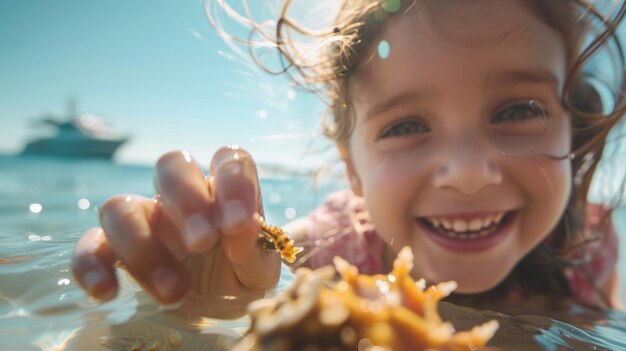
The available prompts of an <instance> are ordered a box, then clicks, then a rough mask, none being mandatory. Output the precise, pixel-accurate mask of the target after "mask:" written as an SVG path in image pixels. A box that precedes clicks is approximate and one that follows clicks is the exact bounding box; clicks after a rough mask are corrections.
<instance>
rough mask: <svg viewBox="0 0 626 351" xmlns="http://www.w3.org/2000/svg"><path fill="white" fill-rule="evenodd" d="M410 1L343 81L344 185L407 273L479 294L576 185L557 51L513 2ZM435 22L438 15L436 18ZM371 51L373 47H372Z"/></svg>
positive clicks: (554, 38) (553, 39) (562, 58)
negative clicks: (431, 5) (408, 256)
mask: <svg viewBox="0 0 626 351" xmlns="http://www.w3.org/2000/svg"><path fill="white" fill-rule="evenodd" d="M441 4H445V5H443V6H442V7H441V8H438V9H435V10H433V11H424V9H422V8H420V7H419V5H416V6H413V7H412V8H411V9H410V10H409V11H408V12H407V13H405V14H402V15H397V16H393V17H391V18H389V19H388V21H387V23H386V24H385V26H384V28H383V30H382V31H381V33H380V34H379V35H378V36H377V38H376V39H375V40H374V42H373V43H374V46H377V45H378V43H380V42H381V41H385V44H383V46H384V45H386V44H388V45H389V48H390V50H389V55H388V56H386V55H374V56H373V57H372V59H371V60H368V61H367V62H366V63H364V64H363V65H362V66H361V67H360V68H359V70H358V71H357V72H356V73H355V74H354V75H353V76H352V77H351V78H350V81H349V97H350V99H351V102H352V107H353V108H354V111H353V112H354V114H355V118H356V119H355V128H354V131H353V133H352V134H351V136H350V138H349V140H348V142H347V144H346V145H340V148H344V149H345V151H346V158H347V164H348V173H349V176H350V178H351V181H352V184H353V190H354V191H355V192H356V193H357V194H360V195H362V196H364V198H365V200H366V203H367V208H368V211H369V213H370V216H371V218H372V220H373V222H374V224H375V225H376V228H377V230H378V231H379V233H380V235H381V236H382V237H383V238H384V240H385V241H386V242H387V243H389V244H390V245H391V247H392V249H393V250H394V251H396V252H397V251H399V250H400V249H401V248H402V247H403V246H407V245H408V246H410V247H411V248H412V249H413V252H414V253H415V269H414V274H415V275H416V276H419V277H424V278H426V279H429V280H431V281H445V280H455V281H457V282H458V283H459V289H458V291H459V292H466V293H471V292H480V291H485V290H488V289H490V288H492V287H494V286H495V285H497V284H498V283H499V282H501V281H502V280H503V279H504V278H505V277H506V275H507V274H508V273H509V272H510V271H511V270H512V269H513V267H514V266H515V264H516V263H518V262H519V261H520V260H521V259H522V258H523V257H524V256H525V255H526V254H527V253H528V252H529V251H530V250H531V249H532V248H533V247H535V246H536V245H537V244H538V243H539V242H541V241H542V240H543V239H544V238H545V237H546V236H547V235H548V234H549V233H550V231H551V230H552V229H553V228H554V227H555V225H556V224H557V222H558V220H559V218H560V216H561V215H562V213H563V211H564V209H565V206H566V203H567V199H568V197H569V193H570V189H571V181H572V180H571V169H570V167H571V165H570V162H569V161H557V160H554V159H550V158H548V157H542V156H541V155H552V156H562V155H565V154H567V153H568V152H569V149H570V139H571V127H570V122H569V117H568V114H567V112H566V111H565V110H564V109H563V107H562V106H561V98H560V92H561V88H562V86H563V83H564V80H565V75H566V62H567V58H566V50H565V47H564V45H563V43H562V40H561V38H560V36H559V34H558V33H556V32H555V31H554V30H552V29H551V28H550V27H549V26H547V25H546V24H544V23H543V22H541V21H540V20H539V19H538V18H536V17H535V16H534V15H533V14H532V13H531V12H530V10H529V9H527V8H526V7H525V6H524V5H523V4H522V3H521V2H519V1H514V0H510V1H509V0H491V1H480V2H474V1H471V2H454V3H453V2H449V3H448V2H441ZM431 16H435V18H436V19H433V17H431ZM374 49H375V48H374Z"/></svg>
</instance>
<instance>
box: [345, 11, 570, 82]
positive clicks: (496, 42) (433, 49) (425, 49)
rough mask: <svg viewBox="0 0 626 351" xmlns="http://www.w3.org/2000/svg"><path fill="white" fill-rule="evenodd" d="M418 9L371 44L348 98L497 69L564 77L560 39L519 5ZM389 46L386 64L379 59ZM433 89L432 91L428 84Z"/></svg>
mask: <svg viewBox="0 0 626 351" xmlns="http://www.w3.org/2000/svg"><path fill="white" fill-rule="evenodd" d="M433 4H434V5H431V6H429V7H424V6H420V4H419V2H417V3H416V5H414V6H412V7H411V8H409V10H408V11H407V12H405V13H403V14H397V15H394V16H392V17H390V18H389V19H388V21H387V23H386V24H385V25H384V26H383V27H382V30H381V32H380V33H379V34H378V35H377V36H376V37H375V39H374V40H373V42H372V43H371V46H372V48H371V50H370V51H369V53H370V56H369V57H368V59H366V60H364V63H363V64H362V65H361V66H360V67H359V68H358V70H357V71H356V73H355V74H354V75H353V76H352V77H351V79H350V82H349V88H350V92H351V93H357V94H361V93H362V92H361V91H360V90H361V89H362V88H363V89H365V90H368V88H376V90H377V93H376V94H380V91H381V90H384V89H385V88H387V87H388V85H389V82H391V83H392V85H393V88H394V90H395V89H398V88H402V86H403V85H407V88H408V86H414V85H415V84H416V81H417V82H419V81H424V82H429V83H428V84H431V83H432V84H435V83H446V80H452V82H450V83H451V84H454V83H455V81H458V80H459V79H461V78H463V79H466V80H472V78H477V77H478V76H484V75H486V74H491V73H494V72H497V71H499V70H518V71H523V70H533V71H537V70H541V71H548V72H552V73H553V74H554V75H555V76H556V77H557V79H558V80H559V83H562V81H563V80H564V75H565V64H566V60H567V57H566V49H565V44H564V42H563V40H562V39H561V37H560V35H559V34H558V33H557V32H556V31H554V30H553V29H552V28H551V27H550V26H548V25H547V24H546V23H544V22H542V20H541V19H540V18H538V17H537V16H536V15H535V14H534V13H532V12H531V10H530V9H529V7H528V6H527V5H526V4H525V3H524V2H523V1H516V0H483V1H446V0H442V1H436V2H433ZM382 41H385V42H386V43H387V44H388V45H389V48H390V49H389V55H388V57H386V58H385V57H384V56H382V57H381V56H380V55H378V54H377V47H378V45H379V43H381V42H382ZM432 84H431V85H432Z"/></svg>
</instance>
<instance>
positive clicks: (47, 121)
mask: <svg viewBox="0 0 626 351" xmlns="http://www.w3.org/2000/svg"><path fill="white" fill-rule="evenodd" d="M39 122H40V123H42V124H44V125H49V126H52V127H53V128H54V131H55V133H54V134H53V135H51V136H45V137H41V138H38V139H34V140H31V141H30V142H28V143H27V144H26V146H25V147H24V150H23V151H22V155H38V156H39V155H40V156H57V157H67V158H102V159H110V158H112V157H113V154H114V153H115V152H116V151H117V150H118V148H119V147H120V146H122V145H123V144H124V143H125V142H127V141H128V137H126V136H119V135H116V134H114V133H113V132H112V131H111V130H110V128H109V127H108V126H107V125H106V124H105V123H104V121H102V120H101V119H100V118H98V117H95V116H93V115H91V114H88V113H85V114H82V115H80V116H78V115H76V113H75V108H74V104H73V103H71V104H70V115H69V117H68V118H67V119H66V120H59V119H57V118H54V117H45V118H43V119H41V120H39Z"/></svg>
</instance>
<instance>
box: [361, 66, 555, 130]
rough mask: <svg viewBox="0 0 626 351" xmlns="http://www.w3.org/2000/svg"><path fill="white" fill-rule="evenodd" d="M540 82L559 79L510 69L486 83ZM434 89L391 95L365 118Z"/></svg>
mask: <svg viewBox="0 0 626 351" xmlns="http://www.w3.org/2000/svg"><path fill="white" fill-rule="evenodd" d="M514 82H515V83H539V84H549V85H552V86H557V85H558V82H559V80H558V79H557V77H556V75H555V74H554V73H552V72H550V71H547V70H524V69H520V70H508V71H499V72H495V73H490V74H488V75H487V77H486V78H485V84H507V83H514ZM432 92H433V91H432V90H426V91H424V92H418V91H415V90H410V91H405V92H403V93H400V94H398V95H395V96H393V97H391V98H390V99H387V100H385V101H383V102H381V103H379V104H376V105H374V107H372V108H371V109H370V110H369V111H368V112H367V114H366V115H365V120H366V121H368V120H370V119H371V118H372V117H374V116H376V115H378V114H380V113H383V112H385V111H387V110H390V109H391V108H393V107H394V106H396V105H401V104H404V103H407V102H414V101H415V100H418V99H420V98H424V95H428V94H430V93H432Z"/></svg>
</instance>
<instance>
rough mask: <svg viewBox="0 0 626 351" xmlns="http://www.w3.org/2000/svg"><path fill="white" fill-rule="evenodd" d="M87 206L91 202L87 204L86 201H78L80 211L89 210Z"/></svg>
mask: <svg viewBox="0 0 626 351" xmlns="http://www.w3.org/2000/svg"><path fill="white" fill-rule="evenodd" d="M89 206H91V202H89V200H87V199H80V200H78V208H80V209H81V210H86V209H88V208H89Z"/></svg>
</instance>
